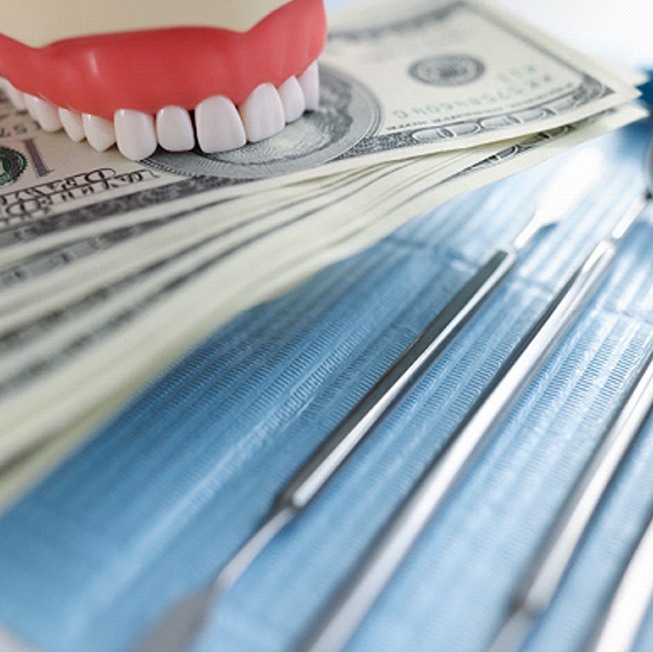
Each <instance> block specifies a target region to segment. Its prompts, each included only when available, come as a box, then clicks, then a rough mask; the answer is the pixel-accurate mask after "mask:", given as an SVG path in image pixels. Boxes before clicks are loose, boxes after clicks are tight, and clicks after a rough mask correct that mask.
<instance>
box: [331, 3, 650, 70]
mask: <svg viewBox="0 0 653 652" xmlns="http://www.w3.org/2000/svg"><path fill="white" fill-rule="evenodd" d="M363 1H365V2H366V3H367V4H373V3H370V0H363ZM385 1H386V0H379V2H380V3H381V2H385ZM397 1H399V2H400V1H401V0H397ZM486 1H487V2H488V3H490V4H497V5H500V6H503V7H505V8H506V9H509V10H510V11H512V12H514V13H516V14H518V15H519V16H521V17H522V18H525V19H526V20H528V21H530V22H531V23H533V24H534V25H536V26H537V27H539V28H540V29H542V30H544V31H546V32H548V33H549V34H552V35H554V36H556V37H558V38H559V39H561V40H563V41H565V42H566V43H567V44H569V45H573V46H574V47H576V48H579V49H581V50H583V51H585V52H587V53H589V54H593V55H596V56H601V57H604V58H606V59H608V60H610V61H613V62H614V63H619V64H622V65H627V66H631V67H643V68H646V67H648V68H653V0H622V1H619V0H486ZM325 3H326V6H327V9H328V10H330V11H336V10H338V9H339V8H344V7H348V6H349V7H351V6H354V5H355V4H356V0H325Z"/></svg>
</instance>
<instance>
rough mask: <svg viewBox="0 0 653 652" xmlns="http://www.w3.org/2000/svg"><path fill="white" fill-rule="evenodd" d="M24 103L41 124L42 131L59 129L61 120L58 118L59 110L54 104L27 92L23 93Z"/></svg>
mask: <svg viewBox="0 0 653 652" xmlns="http://www.w3.org/2000/svg"><path fill="white" fill-rule="evenodd" d="M25 103H26V104H27V110H28V111H29V114H30V115H31V116H32V118H33V119H34V120H36V122H38V123H39V124H40V125H41V128H42V129H43V131H59V129H61V126H62V125H61V120H59V111H58V109H57V107H56V106H54V105H53V104H50V102H46V101H45V100H42V99H41V98H40V97H36V96H35V95H29V94H28V93H25Z"/></svg>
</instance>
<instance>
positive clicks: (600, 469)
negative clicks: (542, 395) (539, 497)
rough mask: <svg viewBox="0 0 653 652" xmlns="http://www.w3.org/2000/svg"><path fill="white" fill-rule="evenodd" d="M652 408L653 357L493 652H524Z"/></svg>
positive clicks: (530, 573) (532, 570) (525, 583)
mask: <svg viewBox="0 0 653 652" xmlns="http://www.w3.org/2000/svg"><path fill="white" fill-rule="evenodd" d="M652 405H653V352H652V353H651V354H650V355H649V357H648V359H647V361H646V365H645V366H644V369H643V370H642V372H641V373H640V374H639V375H638V378H637V381H636V382H635V384H634V386H633V388H632V390H631V391H630V392H629V394H628V395H627V396H626V397H625V398H624V400H623V401H622V404H621V406H620V408H619V410H618V411H617V413H616V415H615V416H614V418H613V419H612V422H611V424H610V426H609V427H608V429H607V431H606V433H605V435H604V436H603V438H602V440H601V442H600V444H599V446H598V447H597V449H596V450H595V451H594V454H593V455H592V457H591V458H590V460H589V462H588V463H587V465H586V466H585V469H584V470H583V472H582V474H581V476H580V478H579V479H578V480H577V482H576V485H575V487H574V489H573V490H572V492H571V494H570V495H569V496H568V497H567V500H566V501H565V504H564V505H563V507H562V509H561V510H560V513H559V514H558V515H557V517H556V519H555V522H554V524H553V525H552V527H551V528H550V530H549V532H548V533H547V535H546V538H545V539H544V542H543V544H542V545H541V546H540V549H539V551H538V554H537V556H536V557H535V560H534V561H533V562H532V564H531V565H530V567H529V569H528V570H527V573H526V575H525V577H524V579H523V580H522V582H521V583H520V585H519V587H518V589H517V591H516V592H515V595H514V597H513V598H512V600H511V612H510V614H509V616H508V618H507V619H506V621H505V623H504V625H503V627H502V628H501V630H500V632H499V635H498V636H497V637H496V639H495V641H494V643H493V644H492V647H491V648H490V652H500V651H501V652H504V651H508V650H518V649H520V647H521V645H522V644H523V642H524V641H525V640H526V638H527V636H528V634H529V632H530V631H531V628H532V627H533V626H534V625H535V623H536V622H537V620H538V619H539V618H540V617H541V616H542V615H543V614H544V613H545V612H546V611H547V609H548V608H549V606H550V605H551V603H552V601H553V599H554V597H555V595H556V594H557V592H558V589H559V587H560V585H561V583H562V581H563V579H564V577H565V575H566V573H567V570H568V568H569V566H570V564H571V561H572V559H573V557H574V555H575V553H576V551H577V550H578V546H579V545H580V542H581V541H582V539H583V537H584V536H585V533H586V532H587V529H588V527H589V524H590V522H591V520H592V518H593V517H594V515H595V514H596V512H597V509H598V507H599V505H600V503H601V502H602V500H603V498H604V497H605V495H606V494H607V491H608V489H609V488H610V486H611V485H612V483H613V481H614V480H615V478H616V477H617V474H618V472H619V469H620V468H621V466H622V463H623V461H624V459H625V458H626V456H627V454H628V453H629V451H630V450H631V449H632V446H633V444H634V443H635V441H636V439H637V436H638V435H639V433H640V432H641V429H642V426H643V425H644V421H645V420H646V418H647V416H648V415H649V413H650V410H651V406H652ZM610 650H611V651H612V650H614V648H610Z"/></svg>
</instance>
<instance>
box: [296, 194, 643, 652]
mask: <svg viewBox="0 0 653 652" xmlns="http://www.w3.org/2000/svg"><path fill="white" fill-rule="evenodd" d="M647 200H648V196H646V197H639V198H637V200H636V201H634V202H632V203H631V205H630V206H629V208H628V210H627V211H626V212H625V214H624V215H623V216H622V218H621V219H620V220H619V223H618V225H617V226H616V228H615V229H614V230H613V232H612V234H611V235H610V236H609V237H608V238H606V239H604V240H602V241H601V242H599V243H598V245H597V246H596V247H595V248H594V249H593V250H592V252H591V253H590V254H589V256H588V257H587V258H586V259H585V261H584V262H583V263H582V264H581V265H580V266H579V267H578V268H577V269H576V270H575V271H574V272H573V274H572V275H571V277H570V278H569V280H568V281H567V283H566V284H565V286H564V287H563V289H562V290H561V291H560V292H559V293H558V294H557V296H556V297H555V298H554V299H553V301H552V302H551V303H550V304H549V306H548V307H547V309H546V310H545V311H544V313H543V315H542V316H541V317H540V319H539V320H538V322H537V323H536V324H535V326H534V327H533V328H532V329H531V330H530V331H529V332H528V334H527V335H526V336H525V337H524V339H523V340H522V341H521V343H520V344H519V345H518V347H517V348H516V349H515V350H514V351H513V353H512V354H511V355H510V357H509V358H508V359H507V361H506V362H505V363H504V365H503V366H502V367H501V369H500V371H499V372H498V373H497V375H496V376H495V378H494V379H493V381H492V382H491V384H490V385H489V386H488V387H487V389H486V390H485V391H484V392H483V394H482V395H481V397H480V398H479V400H478V401H477V402H476V404H475V405H474V407H473V408H472V409H471V410H470V411H469V413H468V414H467V415H466V416H465V418H464V420H463V421H462V423H461V424H460V425H459V427H458V428H457V429H456V430H455V432H454V433H453V435H452V436H451V438H450V439H449V441H448V442H447V444H446V445H445V447H444V448H443V450H442V451H440V452H439V453H438V454H437V455H436V457H435V458H434V459H433V460H432V461H431V464H430V465H429V466H428V467H427V469H426V471H425V472H424V473H423V475H422V476H421V478H420V479H419V481H418V482H417V484H416V485H415V486H414V487H413V490H412V492H411V493H410V494H409V496H408V497H407V498H406V499H405V500H404V501H403V503H402V504H401V505H400V506H399V508H398V509H397V510H396V511H395V513H394V515H393V517H392V518H391V520H390V522H389V523H388V525H387V526H386V528H385V529H384V531H383V532H382V533H381V534H380V535H379V536H378V537H377V539H376V541H375V542H374V543H373V545H372V546H371V548H370V549H369V550H368V552H367V554H366V555H365V557H364V558H363V561H362V562H361V563H360V564H359V566H358V568H357V569H356V570H355V572H354V573H353V574H352V575H351V576H350V578H349V580H348V581H347V582H346V583H345V584H344V585H343V586H342V587H341V589H340V590H339V591H338V592H337V593H336V595H335V597H334V599H333V600H332V601H331V603H330V604H329V605H328V607H327V609H326V610H325V611H324V612H323V615H322V617H321V618H320V619H319V620H318V622H317V624H316V626H315V627H314V628H313V629H312V630H311V631H310V632H309V634H308V636H307V638H306V639H305V640H304V641H303V642H302V644H301V645H300V648H299V649H301V650H302V651H303V652H327V651H328V652H337V651H338V650H342V649H343V648H344V647H345V645H346V644H347V643H348V641H349V640H350V638H351V636H353V634H354V633H355V631H356V630H357V629H358V627H359V625H360V624H361V622H362V621H363V619H364V618H365V616H366V615H367V613H368V612H369V611H370V610H371V608H372V606H373V605H374V603H375V602H376V600H377V599H378V597H379V596H380V594H381V593H382V591H383V590H384V589H385V587H386V586H387V584H388V583H389V582H390V580H391V579H392V577H393V576H394V575H395V573H396V571H397V570H398V569H399V567H400V565H401V564H402V563H403V561H404V560H405V559H406V557H407V555H408V554H409V552H410V551H411V549H412V548H413V545H414V544H415V543H416V541H417V540H418V538H419V537H420V535H421V534H422V532H423V531H424V529H425V528H426V526H427V524H428V523H429V522H430V520H431V519H432V517H433V516H434V514H435V513H436V511H437V510H438V508H439V507H440V506H441V505H442V504H443V502H444V501H445V499H446V498H447V496H448V495H449V493H450V491H451V490H452V488H453V487H454V486H456V485H457V483H458V481H459V480H461V478H462V477H463V476H464V474H465V473H466V472H467V471H468V470H469V469H470V467H471V466H472V464H473V463H474V461H475V460H476V459H477V458H478V457H479V455H480V453H481V452H482V450H483V449H484V446H485V445H486V444H487V443H488V441H489V439H490V435H491V434H492V433H493V431H494V427H495V426H496V425H497V424H498V422H499V420H500V419H501V418H502V417H503V416H505V415H506V413H507V411H508V410H509V408H510V407H511V406H512V405H513V404H514V401H515V400H516V398H517V397H518V396H519V394H520V392H521V391H522V390H524V389H525V388H526V386H527V384H528V382H529V380H530V379H531V378H532V377H533V375H534V374H535V373H536V372H537V371H538V369H539V368H540V367H541V365H542V363H543V362H544V360H545V359H546V357H547V356H548V355H549V353H551V352H552V351H553V350H554V348H555V346H556V345H557V343H558V342H559V341H560V340H561V339H562V337H563V336H564V335H565V333H566V332H567V330H568V329H569V327H570V326H571V325H572V323H573V321H574V320H575V318H576V317H577V316H578V314H579V313H580V311H581V310H582V308H583V307H584V306H585V305H586V304H587V303H588V301H589V299H590V298H591V297H592V295H593V293H594V291H595V290H596V288H597V287H598V285H599V283H600V281H601V279H602V278H603V277H604V275H605V272H606V271H607V269H608V268H609V266H610V264H611V263H612V261H613V260H614V258H615V256H616V252H617V245H618V243H619V241H621V239H622V238H623V237H624V236H625V235H626V234H627V233H628V232H629V230H630V227H631V226H632V225H633V223H634V222H635V220H636V219H637V217H638V216H639V215H640V213H641V211H642V209H643V207H644V206H645V205H646V202H647Z"/></svg>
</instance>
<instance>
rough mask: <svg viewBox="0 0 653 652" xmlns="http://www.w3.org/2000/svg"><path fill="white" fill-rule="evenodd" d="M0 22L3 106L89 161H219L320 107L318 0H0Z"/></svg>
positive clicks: (322, 27) (321, 17)
mask: <svg viewBox="0 0 653 652" xmlns="http://www.w3.org/2000/svg"><path fill="white" fill-rule="evenodd" d="M5 5H6V6H5ZM2 14H3V16H2V21H1V22H0V30H2V34H0V76H1V78H2V79H1V80H0V81H1V83H2V86H3V89H4V91H5V94H6V95H7V97H8V98H9V100H10V101H11V102H12V104H13V105H14V106H15V107H16V108H17V109H19V110H27V111H28V112H29V114H30V115H31V117H32V118H33V119H34V120H35V121H36V122H38V123H39V124H40V126H41V128H42V129H44V130H46V131H58V130H60V129H64V130H65V131H66V133H67V134H68V136H69V137H70V138H71V139H73V140H74V141H82V140H84V139H86V140H87V141H88V142H89V143H90V145H91V146H92V147H93V148H95V149H96V150H98V151H104V150H106V149H109V148H110V147H112V146H113V145H114V144H117V146H118V149H119V150H120V151H121V152H122V154H123V155H124V156H126V157H127V158H129V159H132V160H140V159H144V158H147V157H148V156H151V155H152V154H153V153H154V151H155V150H156V148H157V147H158V146H160V147H162V148H164V149H166V150H169V151H173V152H179V151H188V150H191V149H193V148H194V147H196V146H199V147H200V148H201V149H202V150H203V151H204V152H206V153H216V152H222V151H227V150H231V149H236V148H238V147H241V146H243V145H245V143H247V142H257V141H260V140H263V139H265V138H268V137H270V136H273V135H274V134H276V133H278V132H280V131H281V130H282V129H283V128H284V126H285V125H286V124H287V123H290V122H293V121H295V120H297V119H298V118H299V117H300V116H302V115H303V114H304V112H305V111H307V110H314V109H316V108H317V106H318V102H319V79H318V67H317V58H318V57H319V55H320V53H321V52H322V49H323V47H324V43H325V39H326V16H325V11H324V5H323V1H322V0H187V1H186V2H183V3H182V2H179V0H104V1H102V0H98V1H97V2H90V1H84V2H79V1H78V0H62V1H61V2H58V3H54V4H53V3H52V2H51V0H4V2H3V11H2Z"/></svg>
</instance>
